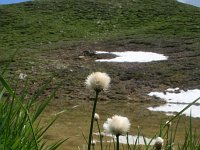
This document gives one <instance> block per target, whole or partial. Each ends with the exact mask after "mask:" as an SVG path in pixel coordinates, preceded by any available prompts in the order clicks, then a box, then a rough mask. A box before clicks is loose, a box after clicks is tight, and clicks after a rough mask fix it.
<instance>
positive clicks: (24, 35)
mask: <svg viewBox="0 0 200 150" xmlns="http://www.w3.org/2000/svg"><path fill="white" fill-rule="evenodd" d="M0 14H1V15H0V27H1V28H0V38H1V40H0V45H1V47H0V52H1V56H0V60H1V61H3V60H6V59H7V58H8V57H6V56H7V55H10V52H13V50H16V49H17V50H21V49H35V48H38V47H40V46H41V45H45V44H48V43H54V42H58V41H76V40H91V39H92V40H101V39H106V38H118V37H121V38H122V37H124V36H131V37H133V38H136V39H141V38H142V39H146V38H147V39H151V40H152V41H153V40H155V39H156V38H164V39H167V38H169V37H170V38H172V39H176V38H180V39H191V38H192V39H194V40H197V41H198V40H199V38H200V36H199V32H200V26H199V24H200V18H199V14H200V10H199V8H196V7H192V6H187V5H184V4H181V3H178V2H176V1H175V0H154V1H149V0H126V1H120V0H112V1H108V0H44V1H43V0H39V1H38V0H36V1H33V2H27V3H22V4H16V5H8V6H0ZM197 41H196V42H197Z"/></svg>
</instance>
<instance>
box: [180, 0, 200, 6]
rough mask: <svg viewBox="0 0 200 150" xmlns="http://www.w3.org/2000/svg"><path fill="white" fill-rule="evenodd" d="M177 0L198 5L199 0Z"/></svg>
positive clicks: (199, 3) (199, 4)
mask: <svg viewBox="0 0 200 150" xmlns="http://www.w3.org/2000/svg"><path fill="white" fill-rule="evenodd" d="M178 1H179V2H182V3H187V4H191V5H194V6H198V7H200V0H178Z"/></svg>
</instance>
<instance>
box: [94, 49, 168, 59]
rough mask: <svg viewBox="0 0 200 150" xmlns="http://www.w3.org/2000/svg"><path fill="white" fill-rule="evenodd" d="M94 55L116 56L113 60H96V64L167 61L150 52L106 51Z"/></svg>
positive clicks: (165, 57)
mask: <svg viewBox="0 0 200 150" xmlns="http://www.w3.org/2000/svg"><path fill="white" fill-rule="evenodd" d="M96 54H113V55H116V57H115V58H111V59H98V60H96V61H97V62H151V61H161V60H167V58H168V57H167V56H164V55H163V54H158V53H152V52H142V51H137V52H132V51H125V52H106V51H97V52H96Z"/></svg>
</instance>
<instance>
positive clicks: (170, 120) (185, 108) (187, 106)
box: [163, 97, 200, 128]
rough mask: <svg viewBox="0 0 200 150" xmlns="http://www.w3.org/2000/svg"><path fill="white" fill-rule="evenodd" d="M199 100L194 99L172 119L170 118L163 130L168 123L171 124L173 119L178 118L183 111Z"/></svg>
mask: <svg viewBox="0 0 200 150" xmlns="http://www.w3.org/2000/svg"><path fill="white" fill-rule="evenodd" d="M199 100H200V97H199V98H197V99H195V100H194V101H193V102H191V103H190V104H188V105H187V106H186V107H185V108H183V109H182V110H181V111H180V112H178V113H177V114H176V115H175V116H174V117H172V118H171V119H170V120H169V121H168V123H166V124H165V125H164V126H163V128H165V127H166V126H168V125H169V123H170V122H172V121H173V120H174V119H175V118H177V117H179V116H180V115H181V114H182V113H183V112H184V111H185V110H187V109H188V108H189V107H191V106H192V105H193V104H195V103H196V102H197V101H199Z"/></svg>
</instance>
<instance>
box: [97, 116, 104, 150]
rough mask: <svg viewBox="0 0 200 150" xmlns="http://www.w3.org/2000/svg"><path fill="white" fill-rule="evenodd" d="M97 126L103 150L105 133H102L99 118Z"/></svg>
mask: <svg viewBox="0 0 200 150" xmlns="http://www.w3.org/2000/svg"><path fill="white" fill-rule="evenodd" d="M97 127H98V132H99V139H100V145H101V150H103V141H102V140H103V135H102V134H101V129H100V127H99V121H98V120H97Z"/></svg>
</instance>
